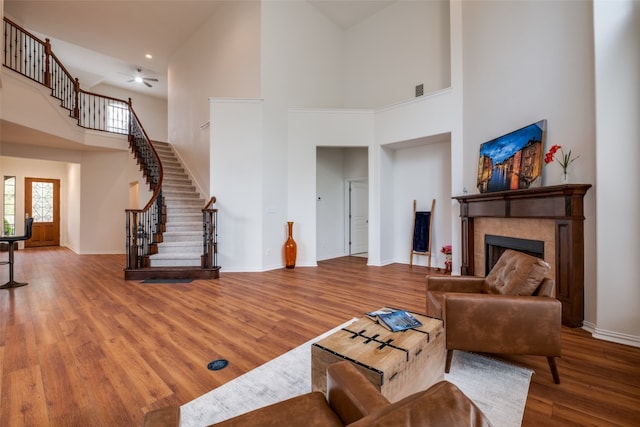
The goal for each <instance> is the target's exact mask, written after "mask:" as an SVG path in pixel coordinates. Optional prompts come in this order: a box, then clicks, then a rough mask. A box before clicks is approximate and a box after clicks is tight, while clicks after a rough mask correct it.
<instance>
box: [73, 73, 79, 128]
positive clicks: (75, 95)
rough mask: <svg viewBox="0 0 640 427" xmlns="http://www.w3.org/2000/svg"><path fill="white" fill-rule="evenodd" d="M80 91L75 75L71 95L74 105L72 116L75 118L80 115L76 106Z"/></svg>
mask: <svg viewBox="0 0 640 427" xmlns="http://www.w3.org/2000/svg"><path fill="white" fill-rule="evenodd" d="M79 93H80V80H78V78H77V77H76V81H75V83H74V85H73V96H74V97H75V102H74V107H73V117H75V118H76V119H77V118H78V117H80V107H78V98H79V97H78V94H79Z"/></svg>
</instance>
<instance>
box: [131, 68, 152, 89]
mask: <svg viewBox="0 0 640 427" xmlns="http://www.w3.org/2000/svg"><path fill="white" fill-rule="evenodd" d="M157 81H158V79H156V78H153V77H144V76H143V75H142V69H141V68H136V74H135V75H133V76H131V80H129V81H128V82H127V83H133V82H136V83H144V84H145V85H146V86H147V87H153V86H152V85H151V83H149V82H157Z"/></svg>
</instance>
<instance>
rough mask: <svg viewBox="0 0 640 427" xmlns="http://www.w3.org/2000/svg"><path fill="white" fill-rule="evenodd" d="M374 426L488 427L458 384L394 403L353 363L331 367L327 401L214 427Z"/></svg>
mask: <svg viewBox="0 0 640 427" xmlns="http://www.w3.org/2000/svg"><path fill="white" fill-rule="evenodd" d="M179 424H180V408H179V407H168V408H163V409H158V410H155V411H151V412H148V413H147V414H146V415H145V418H144V421H143V424H142V425H143V427H159V426H176V427H177V426H179ZM302 425H303V426H306V427H313V426H318V427H332V426H346V425H349V426H351V427H374V426H390V425H394V426H404V425H406V426H409V425H421V426H431V425H438V426H453V425H455V426H463V425H468V426H490V425H491V424H490V423H489V421H488V420H487V419H486V417H485V416H484V414H483V413H482V411H481V410H480V409H478V407H477V406H476V405H475V404H474V403H473V402H472V401H471V400H469V399H468V398H467V397H466V396H465V395H464V394H463V393H462V392H461V391H460V390H459V389H458V388H457V387H456V386H455V385H453V384H451V383H449V382H447V381H441V382H439V383H437V384H434V385H433V386H432V387H430V388H429V389H428V390H426V391H422V392H418V393H415V394H412V395H410V396H408V397H406V398H404V399H402V400H400V401H398V402H395V403H393V404H390V403H389V401H388V400H387V399H386V398H385V397H384V396H382V394H380V392H379V391H378V389H377V388H376V387H375V386H374V385H373V384H372V383H371V382H369V380H368V379H367V378H366V377H365V376H364V375H363V374H362V373H360V371H358V369H357V368H355V367H354V366H353V364H351V363H349V362H338V363H335V364H333V365H330V366H329V367H328V369H327V397H326V399H325V396H324V395H323V394H322V393H321V392H317V391H316V392H311V393H307V394H303V395H301V396H297V397H294V398H291V399H288V400H285V401H282V402H279V403H275V404H273V405H270V406H265V407H263V408H259V409H256V410H255V411H251V412H248V413H246V414H243V415H239V416H237V417H235V418H231V419H229V420H226V421H222V422H220V423H218V424H214V426H216V427H259V426H260V427H266V426H278V427H282V426H302Z"/></svg>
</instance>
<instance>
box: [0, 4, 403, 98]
mask: <svg viewBox="0 0 640 427" xmlns="http://www.w3.org/2000/svg"><path fill="white" fill-rule="evenodd" d="M236 1H238V0H236ZM266 1H275V0H266ZM292 1H308V2H309V3H310V4H312V5H313V6H314V7H315V8H317V9H318V10H319V11H320V12H322V13H323V14H325V15H326V16H327V17H329V18H330V19H332V20H333V21H334V22H336V24H337V25H339V26H340V27H341V28H343V29H346V28H349V27H350V26H352V25H355V24H357V23H358V22H360V21H362V20H363V19H365V18H366V17H368V16H371V15H373V14H374V13H376V12H378V11H379V10H381V9H383V8H385V7H387V6H389V5H390V4H392V3H394V2H395V1H397V0H292ZM220 4H221V1H220V0H195V1H194V0H155V1H153V0H129V1H104V0H82V1H58V0H44V1H31V0H29V1H27V0H5V2H4V12H5V15H6V16H7V17H8V18H10V19H12V20H13V21H15V22H16V23H17V24H19V25H21V26H22V27H24V28H25V29H27V30H29V31H31V32H33V33H34V35H36V36H38V37H40V38H42V39H44V38H49V39H50V40H51V43H52V50H53V52H54V53H55V54H56V56H58V57H59V58H60V60H61V61H62V62H63V64H64V65H65V67H66V68H67V69H68V70H69V72H70V73H71V74H72V75H73V76H74V77H77V78H78V79H79V80H80V85H81V87H82V88H84V89H88V88H91V87H93V86H95V85H97V84H100V83H105V84H110V85H113V86H117V87H122V88H125V89H128V90H132V91H136V92H141V93H145V94H147V95H151V96H157V97H161V98H166V97H167V64H168V62H169V58H170V57H171V54H172V53H173V52H174V51H175V50H176V49H177V48H178V47H179V46H181V45H182V44H183V43H184V42H185V40H187V39H188V38H189V36H190V35H191V34H193V33H194V32H195V30H196V29H197V28H198V27H199V26H201V25H202V24H203V23H204V22H205V21H206V20H207V19H208V18H209V17H210V16H211V15H212V14H213V13H215V12H216V10H217V9H218V7H219V5H220ZM148 53H149V54H151V55H153V59H147V58H145V55H146V54H148ZM137 68H141V69H142V74H143V75H144V76H145V77H151V78H157V79H158V80H159V81H158V82H157V83H152V85H153V87H152V88H148V87H146V86H144V85H143V84H140V83H135V82H129V80H131V79H132V77H133V75H134V74H135V73H136V69H137Z"/></svg>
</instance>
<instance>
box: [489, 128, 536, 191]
mask: <svg viewBox="0 0 640 427" xmlns="http://www.w3.org/2000/svg"><path fill="white" fill-rule="evenodd" d="M546 130H547V121H546V120H540V121H539V122H536V123H533V124H531V125H529V126H525V127H523V128H521V129H518V130H516V131H513V132H510V133H508V134H506V135H503V136H500V137H498V138H496V139H492V140H491V141H487V142H485V143H483V144H481V145H480V159H479V160H478V182H477V186H478V190H479V191H480V192H481V193H489V192H494V191H507V190H518V189H522V188H533V187H540V186H541V185H542V159H543V157H544V143H545V136H546Z"/></svg>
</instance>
